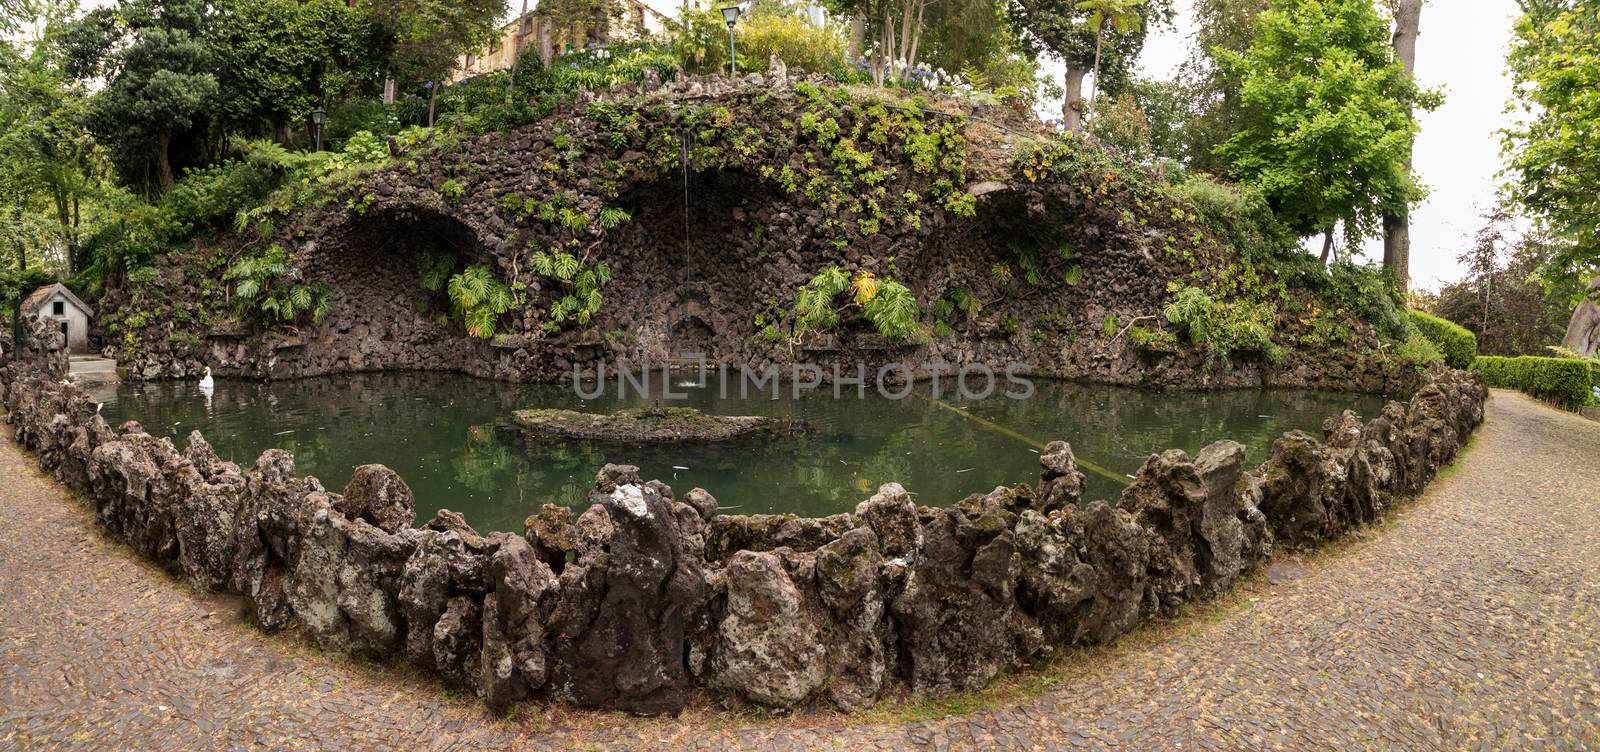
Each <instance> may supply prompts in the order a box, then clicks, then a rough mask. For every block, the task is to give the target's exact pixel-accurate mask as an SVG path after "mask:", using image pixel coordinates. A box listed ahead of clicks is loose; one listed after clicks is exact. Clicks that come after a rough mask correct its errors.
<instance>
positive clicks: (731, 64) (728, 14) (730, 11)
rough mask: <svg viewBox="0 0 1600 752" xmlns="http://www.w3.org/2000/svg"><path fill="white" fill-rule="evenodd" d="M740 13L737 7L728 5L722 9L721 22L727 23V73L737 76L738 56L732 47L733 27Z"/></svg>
mask: <svg viewBox="0 0 1600 752" xmlns="http://www.w3.org/2000/svg"><path fill="white" fill-rule="evenodd" d="M740 13H741V11H740V10H739V6H737V5H729V6H727V7H725V8H723V9H722V20H724V21H727V22H728V73H729V75H733V76H737V75H739V56H738V52H737V50H735V49H734V46H733V25H734V24H736V23H738V22H739V15H740Z"/></svg>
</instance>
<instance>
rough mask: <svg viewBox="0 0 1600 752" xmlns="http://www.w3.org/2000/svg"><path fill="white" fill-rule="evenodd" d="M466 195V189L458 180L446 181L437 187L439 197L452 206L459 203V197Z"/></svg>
mask: <svg viewBox="0 0 1600 752" xmlns="http://www.w3.org/2000/svg"><path fill="white" fill-rule="evenodd" d="M466 193H467V187H466V186H464V185H462V184H461V182H460V181H458V180H454V179H452V180H446V181H444V184H443V185H441V186H439V195H440V196H443V197H444V200H445V201H448V202H450V203H452V204H454V203H458V202H460V201H461V197H462V196H464V195H466Z"/></svg>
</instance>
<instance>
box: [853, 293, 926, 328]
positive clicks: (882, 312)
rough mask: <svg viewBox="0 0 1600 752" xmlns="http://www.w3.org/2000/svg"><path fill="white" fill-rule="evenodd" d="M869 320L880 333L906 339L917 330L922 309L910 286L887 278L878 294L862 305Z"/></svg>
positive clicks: (863, 311)
mask: <svg viewBox="0 0 1600 752" xmlns="http://www.w3.org/2000/svg"><path fill="white" fill-rule="evenodd" d="M862 313H863V314H865V315H866V317H867V320H868V321H870V322H872V325H873V326H874V327H876V328H877V329H878V333H879V334H882V335H883V336H885V337H889V338H891V339H905V338H906V337H909V336H911V335H912V334H913V333H915V332H916V331H917V319H918V318H920V317H921V316H922V310H921V309H920V308H919V307H918V306H917V298H916V296H915V295H912V294H911V290H910V288H908V287H906V286H905V285H902V284H900V283H899V282H896V281H894V280H892V279H885V280H884V281H883V284H882V285H881V286H880V287H879V290H878V294H877V295H876V296H874V297H873V298H872V299H871V300H869V301H867V304H866V305H865V306H863V307H862Z"/></svg>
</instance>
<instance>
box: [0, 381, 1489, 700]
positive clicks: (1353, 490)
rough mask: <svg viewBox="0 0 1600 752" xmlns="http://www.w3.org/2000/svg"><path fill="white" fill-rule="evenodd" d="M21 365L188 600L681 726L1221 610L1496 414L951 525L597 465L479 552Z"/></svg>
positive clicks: (63, 460)
mask: <svg viewBox="0 0 1600 752" xmlns="http://www.w3.org/2000/svg"><path fill="white" fill-rule="evenodd" d="M58 361H59V353H56V352H51V351H48V349H46V350H45V351H37V350H36V351H33V352H30V353H28V354H26V355H25V356H24V357H23V358H22V359H20V360H17V361H16V362H13V363H11V364H9V365H6V366H5V367H4V368H0V401H3V403H4V405H5V407H6V409H7V411H8V412H7V416H6V419H7V420H8V422H10V423H11V424H12V425H13V426H15V431H16V439H17V441H18V442H20V443H21V444H22V445H23V446H25V447H27V448H28V449H31V450H33V451H34V452H36V453H37V457H38V461H39V464H40V466H41V467H42V468H43V469H44V470H46V471H48V472H51V473H53V474H54V475H55V477H56V478H57V479H59V480H60V481H61V482H62V483H64V484H65V485H66V486H67V487H69V488H71V489H72V490H74V491H76V492H78V493H79V494H81V495H82V497H83V498H84V500H85V501H86V502H87V503H89V504H90V505H92V506H93V507H94V510H95V514H96V518H97V519H98V520H99V522H100V524H102V525H104V526H105V527H106V528H107V529H108V530H110V531H111V532H112V533H114V534H115V535H117V536H118V537H119V538H121V539H122V540H124V541H126V542H127V543H128V544H129V545H131V546H133V547H134V548H136V549H138V550H139V551H140V552H141V553H142V554H144V555H146V556H148V557H151V558H152V559H155V560H157V561H159V562H162V563H164V564H172V565H176V567H177V568H178V569H180V570H181V571H182V572H183V574H184V576H185V577H186V578H188V579H189V580H190V582H192V583H193V584H194V585H195V586H197V587H200V588H203V589H206V590H212V591H224V592H230V593H237V594H239V595H242V596H243V597H244V598H245V599H246V600H247V602H248V603H249V605H250V609H251V611H252V613H253V615H254V617H253V618H254V619H255V620H256V622H257V623H258V624H259V625H260V626H261V627H262V628H263V629H264V630H265V631H268V632H275V631H278V630H281V629H283V628H285V627H288V626H291V625H294V624H298V625H299V626H300V628H302V629H303V630H304V632H305V633H306V634H307V635H308V636H309V637H310V638H311V639H313V640H314V641H316V643H317V644H318V645H320V646H321V647H323V648H324V649H327V650H332V651H337V652H341V653H353V654H362V655H370V656H388V655H397V656H404V658H405V659H406V660H408V661H409V662H411V663H412V664H413V665H415V666H417V667H418V668H420V669H422V670H424V671H428V672H431V673H433V674H435V675H437V676H438V677H439V678H440V679H441V680H442V681H445V682H448V683H450V684H454V685H458V686H462V687H465V688H467V689H470V690H471V691H474V692H476V693H477V694H478V695H479V696H480V697H482V698H483V699H484V701H485V702H487V703H489V704H490V705H492V706H495V707H504V706H506V705H508V704H510V703H512V702H515V701H517V700H520V699H523V698H527V697H553V698H557V699H564V700H570V701H573V702H576V703H579V704H582V705H585V706H592V707H604V708H618V709H624V710H629V711H633V712H638V713H672V712H676V711H678V710H679V709H681V708H682V707H683V706H684V703H685V701H686V698H687V696H688V694H689V693H690V692H691V691H692V688H693V687H696V686H703V687H707V688H710V689H712V690H714V691H717V692H726V693H730V694H732V695H735V696H738V697H740V698H744V699H746V700H748V701H750V702H754V703H759V704H762V705H768V706H774V707H781V708H787V707H793V706H796V705H799V704H802V703H806V702H810V701H812V700H814V699H817V698H821V699H825V700H826V701H827V702H830V703H832V704H834V705H835V706H837V707H840V708H844V709H852V708H859V707H863V706H866V705H870V704H872V703H873V702H874V701H876V700H877V699H878V698H880V697H883V696H884V695H885V693H888V692H891V691H894V690H895V688H896V687H909V688H910V689H911V690H912V691H915V692H919V693H923V694H928V695H940V694H944V693H949V692H955V691H962V690H971V689H977V688H980V687H983V686H984V685H985V684H987V683H988V682H989V681H990V680H991V679H993V678H994V677H995V676H996V675H997V674H998V673H1000V672H1002V671H1006V670H1010V669H1013V668H1015V667H1018V666H1021V665H1023V664H1025V663H1028V662H1030V661H1035V660H1038V659H1041V658H1044V657H1047V656H1048V655H1049V654H1050V653H1051V651H1053V650H1055V649H1057V648H1059V647H1061V646H1064V645H1070V644H1074V643H1086V642H1104V641H1108V640H1111V639H1113V638H1115V637H1116V636H1118V635H1120V634H1123V633H1125V632H1127V631H1128V630H1130V629H1132V628H1133V627H1134V626H1136V625H1137V624H1138V623H1140V622H1141V621H1143V620H1146V619H1150V618H1153V617H1156V616H1170V615H1172V614H1174V613H1175V612H1176V611H1177V609H1178V608H1179V607H1181V606H1182V605H1183V604H1185V603H1189V602H1193V601H1195V600H1199V599H1204V598H1209V597H1212V596H1215V595H1216V594H1218V593H1221V592H1224V591H1226V590H1227V589H1228V588H1229V587H1230V586H1232V584H1233V583H1234V582H1235V581H1236V580H1237V578H1238V577H1239V576H1240V575H1241V574H1243V573H1245V572H1247V571H1248V570H1249V569H1250V568H1251V567H1253V566H1255V565H1257V564H1259V563H1260V562H1261V561H1262V560H1264V559H1265V558H1266V557H1267V556H1269V555H1270V553H1271V551H1272V550H1273V547H1274V546H1275V545H1276V546H1286V547H1291V548H1303V547H1309V546H1314V545H1316V544H1318V543H1319V542H1322V541H1325V540H1329V539H1332V538H1336V537H1338V536H1340V535H1342V534H1344V533H1346V532H1347V531H1349V530H1351V529H1353V528H1355V527H1358V526H1360V525H1362V524H1364V523H1366V522H1369V521H1371V520H1372V519H1373V518H1374V517H1375V516H1376V515H1378V514H1379V513H1381V512H1382V511H1383V510H1384V509H1385V508H1387V507H1389V506H1390V505H1392V504H1393V503H1395V501H1396V500H1397V499H1399V498H1402V497H1405V496H1410V495H1414V494H1416V493H1419V492H1420V491H1421V490H1422V489H1423V487H1424V486H1425V485H1426V484H1427V482H1428V481H1429V480H1431V479H1432V478H1433V477H1434V476H1435V474H1436V473H1437V472H1438V470H1439V468H1440V467H1441V466H1442V465H1443V464H1445V463H1447V462H1449V461H1451V459H1452V458H1453V457H1454V456H1455V454H1456V452H1457V451H1458V450H1459V449H1460V448H1461V447H1462V446H1463V445H1464V444H1465V442H1466V440H1467V437H1468V435H1469V434H1470V433H1471V432H1472V431H1473V430H1474V428H1476V427H1477V425H1478V424H1479V423H1480V422H1481V421H1482V419H1483V403H1484V400H1485V399H1486V397H1487V390H1486V389H1485V388H1484V387H1483V385H1482V384H1481V382H1479V381H1478V379H1477V378H1476V377H1475V376H1473V375H1471V374H1468V373H1466V372H1462V371H1444V370H1438V371H1435V372H1434V373H1433V374H1432V375H1431V376H1430V378H1429V379H1428V381H1427V384H1426V385H1425V386H1423V387H1422V388H1421V389H1420V390H1418V391H1417V392H1416V393H1415V394H1414V395H1413V396H1412V398H1411V399H1410V401H1409V403H1406V404H1402V403H1399V402H1390V403H1389V404H1388V405H1387V406H1385V407H1384V409H1383V411H1382V414H1381V415H1380V416H1378V417H1376V418H1373V419H1371V420H1367V421H1363V420H1362V419H1361V418H1359V417H1358V416H1356V415H1355V414H1354V413H1352V412H1348V411H1347V412H1345V413H1343V414H1342V415H1339V416H1335V417H1332V418H1329V419H1328V420H1327V421H1326V422H1325V423H1324V424H1323V433H1324V437H1323V438H1322V439H1318V438H1316V437H1313V436H1310V435H1308V434H1305V433H1303V432H1299V431H1295V432H1290V433H1287V434H1285V435H1283V436H1282V437H1281V438H1279V439H1278V440H1277V441H1276V442H1275V443H1274V445H1273V450H1272V456H1271V457H1270V458H1268V459H1267V461H1266V462H1264V463H1262V464H1261V465H1260V466H1259V467H1257V468H1255V469H1249V468H1247V467H1246V466H1245V464H1244V459H1245V458H1244V449H1243V447H1242V446H1240V445H1239V444H1237V443H1234V442H1230V441H1222V442H1218V443H1216V444H1213V445H1211V446H1209V447H1206V448H1205V449H1203V450H1201V451H1200V453H1199V454H1198V455H1196V456H1195V457H1189V456H1188V455H1186V454H1185V453H1184V452H1181V451H1178V450H1169V451H1167V452H1164V453H1162V454H1159V455H1154V456H1152V457H1151V458H1150V459H1149V460H1148V461H1147V462H1146V463H1145V464H1144V466H1143V467H1142V468H1141V469H1140V470H1139V472H1138V474H1137V477H1136V479H1135V480H1134V482H1133V484H1132V485H1131V486H1129V487H1128V488H1127V489H1126V490H1125V491H1124V492H1123V494H1122V495H1121V498H1120V499H1118V500H1117V501H1116V502H1115V503H1111V502H1106V501H1093V502H1090V503H1087V504H1085V503H1084V501H1085V500H1084V499H1083V498H1082V495H1083V490H1084V476H1083V474H1082V473H1081V472H1079V471H1078V469H1077V466H1076V464H1075V461H1074V459H1073V455H1072V450H1071V448H1070V447H1069V446H1068V445H1067V444H1065V443H1062V442H1055V443H1053V444H1051V445H1050V446H1049V448H1048V449H1047V451H1045V452H1044V453H1043V454H1042V455H1041V457H1040V464H1041V471H1040V479H1039V482H1038V483H1037V484H1033V485H1021V486H1016V487H1013V488H997V489H995V490H994V491H993V492H991V493H989V494H987V495H974V496H971V497H969V498H966V499H963V500H961V501H959V502H956V503H955V504H953V505H951V506H949V507H945V508H933V507H921V506H917V505H916V504H914V503H913V501H912V499H911V497H910V495H909V494H907V493H906V491H905V490H904V489H903V488H901V487H900V486H899V485H898V484H895V483H889V484H885V485H884V486H882V487H881V488H879V489H878V492H877V493H876V494H874V495H873V496H872V497H871V498H870V499H867V500H865V501H863V502H861V504H860V505H858V506H857V507H856V510H855V511H854V512H853V513H848V514H839V515H834V516H832V517H827V518H823V519H802V518H798V517H795V516H793V515H754V516H742V515H725V514H719V513H718V511H717V503H716V500H715V499H714V498H713V497H712V496H711V494H709V493H707V492H706V491H704V490H702V489H694V490H692V491H689V492H688V493H687V494H684V495H683V497H682V498H681V499H679V498H678V497H677V495H676V494H675V492H674V491H673V489H671V488H670V487H669V486H667V485H666V484H664V483H661V482H660V481H654V480H652V481H645V480H643V479H641V478H640V477H639V475H638V471H637V468H634V467H631V466H617V465H607V466H606V467H604V468H602V469H601V470H600V472H599V474H598V476H597V477H596V482H595V487H594V491H593V493H592V495H591V496H590V498H589V502H590V505H589V506H588V507H587V508H586V509H585V510H584V511H583V512H582V513H581V514H579V515H578V516H577V517H576V519H574V517H573V510H572V509H570V508H567V507H559V506H553V505H545V506H544V507H543V508H542V509H541V510H540V511H538V512H537V513H536V514H534V515H533V516H530V517H529V518H528V521H527V527H526V530H525V531H524V532H523V534H521V535H518V534H514V533H505V532H497V533H492V534H489V535H480V534H479V533H478V532H477V531H475V530H473V529H472V527H471V526H470V525H468V524H467V522H466V521H465V520H464V519H462V518H461V516H460V515H458V514H454V513H451V512H448V511H441V512H440V513H439V514H438V515H436V516H435V517H434V518H433V519H432V520H431V521H429V522H428V523H426V524H425V525H423V526H422V527H412V526H411V525H410V520H411V519H412V517H413V514H414V504H413V500H412V498H411V493H410V491H409V490H408V489H407V487H406V485H405V483H404V481H403V480H402V479H401V478H400V477H399V476H398V475H396V474H395V473H394V472H392V471H390V470H388V469H387V468H384V467H382V466H379V465H368V466H365V467H362V468H360V469H358V470H357V472H356V474H355V477H354V478H353V479H352V480H351V482H350V485H349V486H347V487H346V488H345V489H344V491H343V492H342V493H336V492H333V491H329V490H327V489H324V488H323V487H322V485H321V484H320V483H319V482H318V481H317V480H316V479H315V478H312V477H303V478H302V477H299V476H298V475H296V472H295V467H294V458H293V457H292V456H290V455H289V454H288V453H287V452H284V451H281V450H269V451H267V452H265V453H264V454H262V455H261V457H260V458H259V459H258V460H257V461H256V463H255V465H254V467H253V468H251V469H248V470H241V468H239V467H238V466H236V465H234V464H233V463H229V462H224V461H221V460H220V459H219V458H218V457H217V455H216V454H215V452H213V451H212V450H211V448H210V446H209V445H208V444H207V443H206V441H205V439H204V438H203V437H202V436H201V435H200V434H199V432H194V433H192V434H190V436H189V439H188V443H187V446H186V447H185V448H184V449H183V450H182V451H180V450H179V449H177V448H176V447H175V446H174V445H173V444H172V442H171V441H170V440H168V439H164V438H156V437H153V436H150V435H149V434H147V433H145V432H144V431H143V430H142V429H141V428H140V427H139V425H138V424H136V423H131V422H130V423H128V424H125V425H123V426H121V427H120V428H116V429H113V428H112V427H111V426H109V425H107V424H106V422H105V420H104V419H102V418H101V417H100V415H99V414H98V411H97V410H96V406H95V404H94V403H93V402H92V401H91V400H90V398H89V397H88V396H87V395H86V393H85V392H84V390H83V389H82V388H80V387H78V386H76V385H73V384H70V383H66V382H63V381H61V380H60V379H59V373H57V372H55V371H53V370H52V369H54V368H55V367H56V365H55V364H56V363H57V362H58Z"/></svg>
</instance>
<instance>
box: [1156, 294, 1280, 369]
mask: <svg viewBox="0 0 1600 752" xmlns="http://www.w3.org/2000/svg"><path fill="white" fill-rule="evenodd" d="M1162 313H1164V314H1165V315H1166V317H1167V320H1168V321H1170V322H1172V323H1173V324H1176V325H1177V326H1178V327H1179V329H1180V330H1182V331H1183V333H1184V336H1185V337H1186V338H1187V339H1188V340H1189V342H1190V343H1191V344H1194V345H1197V346H1200V347H1203V348H1205V351H1206V364H1207V365H1208V366H1213V365H1215V364H1217V363H1227V362H1228V356H1229V355H1231V354H1233V353H1234V352H1237V351H1240V350H1254V351H1257V352H1261V353H1264V354H1266V355H1267V356H1268V357H1269V358H1276V357H1277V356H1278V354H1279V353H1280V352H1281V348H1279V347H1278V345H1277V344H1275V343H1274V342H1273V341H1272V333H1273V329H1274V318H1275V316H1276V311H1275V310H1274V309H1273V307H1272V306H1271V304H1269V303H1265V302H1256V301H1248V300H1234V301H1229V302H1219V301H1217V300H1216V299H1214V298H1212V297H1211V295H1209V294H1207V293H1206V291H1204V290H1202V289H1200V288H1198V287H1183V288H1180V289H1178V290H1176V292H1174V294H1173V296H1172V298H1171V299H1170V300H1169V301H1168V302H1167V305H1166V307H1165V308H1164V309H1163V311H1162Z"/></svg>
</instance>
